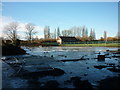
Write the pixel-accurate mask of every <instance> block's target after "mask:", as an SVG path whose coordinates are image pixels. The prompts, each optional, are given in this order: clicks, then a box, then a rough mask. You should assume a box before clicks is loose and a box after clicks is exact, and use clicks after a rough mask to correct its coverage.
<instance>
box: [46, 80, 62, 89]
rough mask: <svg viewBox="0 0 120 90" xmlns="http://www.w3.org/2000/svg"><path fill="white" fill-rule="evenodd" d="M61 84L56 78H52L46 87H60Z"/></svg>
mask: <svg viewBox="0 0 120 90" xmlns="http://www.w3.org/2000/svg"><path fill="white" fill-rule="evenodd" d="M59 85H60V84H59V83H58V82H57V81H56V80H50V81H48V82H47V83H46V84H45V86H44V88H58V86H59Z"/></svg>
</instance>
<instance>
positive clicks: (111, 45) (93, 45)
mask: <svg viewBox="0 0 120 90" xmlns="http://www.w3.org/2000/svg"><path fill="white" fill-rule="evenodd" d="M60 46H66V47H119V46H120V44H119V43H109V44H105V43H101V44H62V45H60Z"/></svg>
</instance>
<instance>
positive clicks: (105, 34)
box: [104, 31, 107, 41]
mask: <svg viewBox="0 0 120 90" xmlns="http://www.w3.org/2000/svg"><path fill="white" fill-rule="evenodd" d="M104 41H107V32H106V31H104Z"/></svg>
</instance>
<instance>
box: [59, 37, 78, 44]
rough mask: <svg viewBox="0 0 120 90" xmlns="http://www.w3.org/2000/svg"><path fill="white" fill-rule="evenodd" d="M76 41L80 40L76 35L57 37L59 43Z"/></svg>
mask: <svg viewBox="0 0 120 90" xmlns="http://www.w3.org/2000/svg"><path fill="white" fill-rule="evenodd" d="M70 42H71V43H72V42H73V43H75V42H80V40H78V39H77V38H76V37H69V36H59V37H58V39H57V43H59V44H62V43H70Z"/></svg>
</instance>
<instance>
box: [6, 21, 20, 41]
mask: <svg viewBox="0 0 120 90" xmlns="http://www.w3.org/2000/svg"><path fill="white" fill-rule="evenodd" d="M4 30H5V34H6V35H7V37H8V38H9V39H10V40H11V41H12V42H13V43H14V42H15V41H16V39H18V34H17V30H18V23H17V22H11V23H9V24H8V25H6V26H4Z"/></svg>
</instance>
